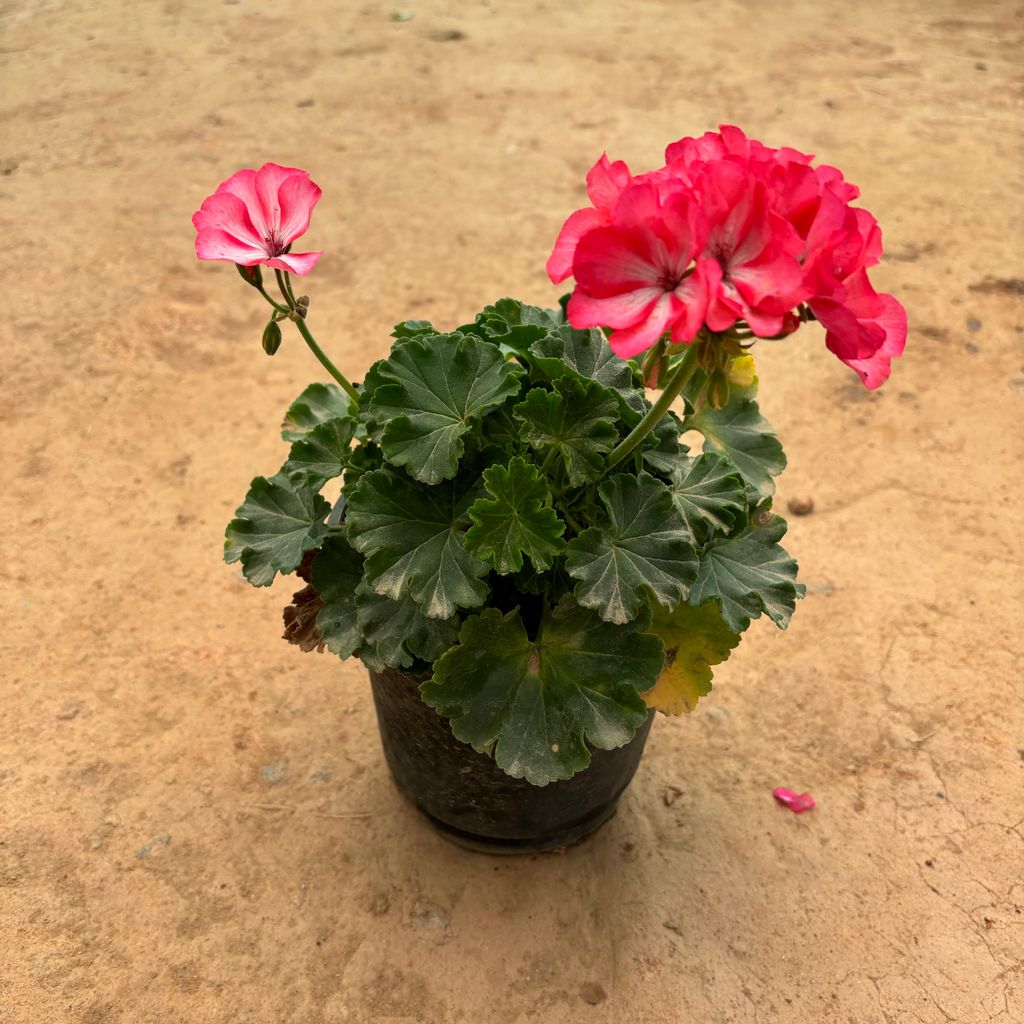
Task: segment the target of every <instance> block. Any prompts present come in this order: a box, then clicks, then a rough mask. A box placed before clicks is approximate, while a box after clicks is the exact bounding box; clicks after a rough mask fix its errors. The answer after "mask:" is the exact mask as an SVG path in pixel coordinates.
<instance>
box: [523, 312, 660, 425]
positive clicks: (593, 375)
mask: <svg viewBox="0 0 1024 1024" xmlns="http://www.w3.org/2000/svg"><path fill="white" fill-rule="evenodd" d="M530 366H531V368H532V369H533V370H534V372H535V374H539V375H541V376H542V378H543V379H547V380H557V379H558V378H559V377H563V376H565V375H566V374H569V375H570V376H576V377H579V378H580V379H581V381H584V382H585V381H587V380H596V381H597V382H598V384H601V385H603V386H604V387H606V388H608V390H609V391H611V392H613V393H614V394H615V396H616V398H617V400H618V405H619V414H620V415H621V416H622V418H623V420H624V421H625V422H626V424H627V425H629V426H633V425H634V424H636V423H638V422H639V421H640V418H641V417H642V416H643V414H644V413H645V412H646V411H647V408H648V404H647V401H646V399H645V398H644V393H643V391H642V390H641V389H639V388H635V387H634V386H633V368H632V366H631V365H630V363H629V362H628V361H627V360H625V359H620V358H619V357H618V356H617V355H616V354H615V353H614V352H613V351H612V350H611V346H609V344H608V341H607V340H606V338H605V336H604V335H603V334H602V333H601V332H600V331H599V330H598V329H597V328H595V327H592V328H590V329H589V330H582V331H578V330H575V329H574V328H573V327H572V326H571V325H569V324H561V325H560V326H558V327H557V328H556V329H554V330H553V331H551V332H550V333H549V334H547V335H546V336H545V337H543V338H541V340H540V341H538V342H536V343H535V344H534V345H533V346H532V347H531V349H530Z"/></svg>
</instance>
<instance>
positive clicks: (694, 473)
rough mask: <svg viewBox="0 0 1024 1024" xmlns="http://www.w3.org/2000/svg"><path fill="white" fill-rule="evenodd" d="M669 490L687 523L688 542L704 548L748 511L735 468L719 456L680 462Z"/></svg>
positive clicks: (741, 484) (742, 486) (674, 469)
mask: <svg viewBox="0 0 1024 1024" xmlns="http://www.w3.org/2000/svg"><path fill="white" fill-rule="evenodd" d="M669 490H670V491H671V492H672V499H673V501H674V502H675V504H676V508H677V509H678V510H679V513H680V515H682V517H683V519H684V520H686V529H687V532H688V533H689V535H690V541H691V542H692V543H693V544H694V545H695V546H697V547H700V546H701V545H703V544H704V543H705V542H706V541H707V540H708V539H709V537H710V536H711V535H712V534H714V533H728V532H729V531H730V530H732V529H733V527H734V526H735V525H736V523H737V520H738V519H741V518H742V517H743V516H744V515H745V514H746V511H747V487H746V484H745V483H744V481H743V477H741V476H740V474H739V473H738V472H737V471H736V467H735V466H734V465H733V464H732V463H731V462H729V460H728V459H723V458H722V457H721V456H720V455H713V454H708V455H701V456H700V457H699V458H694V459H680V460H678V461H677V463H676V465H675V466H673V467H672V473H671V483H670V484H669Z"/></svg>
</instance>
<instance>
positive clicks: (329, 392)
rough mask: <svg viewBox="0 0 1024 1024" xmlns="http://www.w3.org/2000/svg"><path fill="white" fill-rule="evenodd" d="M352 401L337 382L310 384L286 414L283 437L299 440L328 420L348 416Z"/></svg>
mask: <svg viewBox="0 0 1024 1024" xmlns="http://www.w3.org/2000/svg"><path fill="white" fill-rule="evenodd" d="M351 411H352V402H351V400H350V399H349V397H348V395H346V394H345V392H344V391H342V390H341V388H339V387H338V385H337V384H310V385H309V387H308V388H306V390H305V391H303V392H302V394H301V395H299V397H298V398H296V399H295V401H294V402H292V404H291V405H290V406H289V407H288V411H287V412H286V413H285V414H284V422H283V423H282V424H281V437H282V438H284V440H285V441H298V440H299V438H302V437H305V436H306V435H307V434H308V433H309V432H310V431H311V430H312V429H313V428H314V427H316V426H319V425H320V424H321V423H326V422H327V421H328V420H333V419H337V418H339V417H343V416H348V415H349V413H350V412H351Z"/></svg>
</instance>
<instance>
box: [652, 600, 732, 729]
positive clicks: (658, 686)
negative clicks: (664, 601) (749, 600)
mask: <svg viewBox="0 0 1024 1024" xmlns="http://www.w3.org/2000/svg"><path fill="white" fill-rule="evenodd" d="M650 632H652V633H656V634H657V635H658V636H660V637H661V639H662V642H663V643H664V644H665V667H664V669H662V672H661V675H660V676H658V681H657V682H656V683H655V684H654V687H653V688H652V689H650V690H648V691H647V692H646V693H645V694H644V700H645V701H646V702H647V706H648V707H649V708H654V709H655V710H656V711H662V712H664V713H665V714H666V715H680V714H682V713H683V712H684V711H687V712H689V711H692V710H693V709H694V708H695V707H696V706H697V701H698V700H700V698H701V697H703V696H704V695H705V694H708V693H710V692H711V666H712V665H718V664H720V663H721V662H723V661H725V660H726V659H727V658H728V657H729V655H730V654H731V653H732V650H733V648H734V647H735V646H736V645H737V644H738V643H739V642H740V636H739V633H734V632H733V631H732V630H731V629H729V627H728V626H727V625H726V624H725V622H723V621H722V613H721V612H720V611H719V609H718V605H717V604H716V603H715V602H714V601H709V602H708V603H707V604H702V605H701V606H700V607H698V608H694V607H693V606H692V605H687V604H681V605H679V606H678V607H677V608H676V609H675V611H671V612H668V611H664V610H663V609H661V608H656V609H655V614H654V622H653V623H652V624H651V627H650Z"/></svg>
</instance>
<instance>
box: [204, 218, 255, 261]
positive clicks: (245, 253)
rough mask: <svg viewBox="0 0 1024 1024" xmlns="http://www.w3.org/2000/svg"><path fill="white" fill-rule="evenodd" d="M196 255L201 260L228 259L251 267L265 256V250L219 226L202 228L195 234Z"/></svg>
mask: <svg viewBox="0 0 1024 1024" xmlns="http://www.w3.org/2000/svg"><path fill="white" fill-rule="evenodd" d="M196 257H197V258H198V259H201V260H229V261H230V262H232V263H240V264H241V265H242V266H243V267H252V266H255V265H256V264H257V263H262V262H263V261H264V260H265V259H266V258H267V253H266V250H265V249H263V248H261V247H260V248H257V247H256V246H253V245H248V244H246V243H245V242H242V241H240V240H239V239H237V238H235V236H234V235H231V234H229V233H228V232H227V231H223V230H221V229H220V228H202V229H200V231H199V233H198V234H197V235H196Z"/></svg>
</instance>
